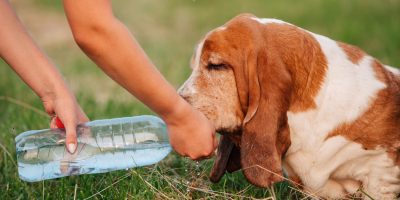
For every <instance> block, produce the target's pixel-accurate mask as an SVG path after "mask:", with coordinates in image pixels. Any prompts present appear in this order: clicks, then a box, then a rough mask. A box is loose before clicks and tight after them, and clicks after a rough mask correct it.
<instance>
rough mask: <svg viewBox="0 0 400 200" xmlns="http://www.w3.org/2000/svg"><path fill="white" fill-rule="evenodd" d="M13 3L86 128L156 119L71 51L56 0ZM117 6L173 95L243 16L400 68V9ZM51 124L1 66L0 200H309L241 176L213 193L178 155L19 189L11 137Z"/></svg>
mask: <svg viewBox="0 0 400 200" xmlns="http://www.w3.org/2000/svg"><path fill="white" fill-rule="evenodd" d="M12 3H13V4H14V5H15V8H16V10H17V12H18V14H19V16H20V17H21V19H22V21H23V22H24V23H25V24H26V26H27V27H28V28H29V30H30V32H31V34H32V36H33V37H34V38H35V40H36V41H37V42H38V43H39V45H40V46H41V47H42V48H43V49H44V50H45V51H46V52H47V53H48V54H49V56H50V57H51V58H52V60H53V61H54V63H56V64H57V66H59V68H60V70H61V71H62V73H63V74H64V76H65V79H66V80H67V82H68V83H69V85H70V86H71V88H72V89H73V90H74V92H75V94H76V95H77V98H78V101H79V103H80V104H81V105H82V107H83V109H84V110H85V112H86V113H87V114H88V116H89V117H90V119H102V118H112V117H122V116H132V115H142V114H151V111H150V110H149V109H148V108H146V107H145V106H144V105H143V104H141V103H140V102H138V101H137V100H136V99H135V98H133V97H132V96H130V95H129V94H128V93H127V92H126V91H124V90H123V89H121V88H120V87H119V86H118V85H116V84H115V83H114V82H113V81H111V80H110V79H109V78H108V77H106V76H105V75H104V74H103V73H102V72H101V71H100V70H99V69H98V68H97V67H96V66H95V65H94V64H93V63H92V62H91V61H90V60H89V59H88V58H86V56H85V55H83V53H82V52H81V51H80V50H79V48H78V47H77V46H76V45H75V44H74V42H73V40H72V37H71V34H70V31H69V29H68V25H67V23H66V20H65V17H64V13H63V10H62V5H61V3H60V1H53V0H29V1H28V0H14V1H12ZM113 4H114V10H115V12H116V15H117V16H118V17H119V18H120V19H121V20H122V21H123V22H124V23H125V24H126V25H127V26H128V28H129V29H130V30H131V31H132V32H133V33H134V34H135V36H136V37H137V39H138V41H139V42H140V43H141V44H142V46H143V48H144V49H145V51H146V52H147V53H148V54H149V56H150V58H151V59H152V60H153V62H154V63H155V64H156V66H157V67H158V68H159V69H160V71H161V72H162V73H163V74H164V75H165V77H166V78H167V79H168V80H169V81H170V82H171V83H172V84H173V85H174V86H175V87H179V85H180V84H182V83H183V82H184V80H185V79H186V78H187V77H188V76H189V74H190V69H189V67H188V63H189V59H190V56H191V54H192V52H193V48H194V45H195V44H196V43H197V42H198V41H199V40H200V38H201V37H202V36H203V35H204V34H205V33H207V32H208V31H209V30H211V29H213V28H215V27H217V26H220V25H222V24H223V23H224V22H226V21H227V20H229V19H230V18H232V17H233V16H235V15H237V14H239V13H242V12H250V13H254V14H256V15H257V16H259V17H271V18H279V19H283V20H285V21H288V22H291V23H293V24H296V25H298V26H301V27H303V28H305V29H308V30H310V31H313V32H316V33H320V34H323V35H326V36H329V37H331V38H333V39H336V40H340V41H344V42H347V43H350V44H354V45H357V46H360V47H361V48H362V49H364V50H365V51H366V52H368V53H369V54H371V55H374V56H375V57H377V58H378V59H380V60H381V61H382V62H384V63H385V64H388V65H392V66H400V57H399V55H400V1H399V0H381V1H376V0H353V1H348V0H325V1H319V0H304V1H294V0H293V1H267V0H252V1H241V0H230V1H215V0H213V1H212V0H193V1H192V0H168V1H157V0H137V1H124V2H123V1H114V2H113ZM88 9H90V8H88ZM3 28H4V27H3ZM134 76H135V74H134V72H132V77H134ZM48 123H49V118H48V117H47V116H46V114H45V113H44V112H43V111H42V105H41V102H40V100H39V99H38V98H37V97H36V96H35V94H34V93H33V92H32V91H31V90H30V89H29V88H28V87H27V86H26V85H25V84H24V83H23V82H22V81H21V80H20V79H19V78H18V77H17V76H16V75H15V74H14V73H13V71H12V70H11V69H10V68H9V67H8V66H7V65H6V64H5V63H4V62H3V61H0V191H1V192H0V199H192V198H194V199H198V198H199V199H254V198H264V199H269V198H270V199H302V198H307V197H305V196H304V195H303V194H301V193H299V192H296V190H295V189H293V188H292V187H291V186H290V185H289V184H288V183H287V182H284V183H280V184H276V185H275V186H274V187H273V188H270V189H260V188H256V187H254V186H251V185H250V184H248V183H247V182H246V181H245V179H244V178H243V175H242V174H241V173H240V172H238V173H234V174H228V175H225V177H224V178H223V179H222V180H221V182H220V183H218V184H211V183H210V182H209V181H208V173H209V171H210V167H211V164H212V160H207V161H202V162H200V163H199V164H197V163H196V162H193V161H190V160H188V159H185V158H180V157H179V156H177V155H175V154H171V155H170V156H168V157H167V158H166V159H165V160H163V161H162V162H160V163H159V164H157V165H154V166H150V167H143V168H137V169H131V170H127V171H117V172H112V173H106V174H100V175H82V176H77V177H67V178H62V179H57V180H50V181H43V182H38V183H26V182H23V181H21V180H20V179H19V178H18V173H17V163H16V154H15V147H14V138H15V136H16V135H17V134H18V133H20V132H23V131H26V130H30V129H42V128H47V127H48Z"/></svg>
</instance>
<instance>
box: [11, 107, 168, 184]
mask: <svg viewBox="0 0 400 200" xmlns="http://www.w3.org/2000/svg"><path fill="white" fill-rule="evenodd" d="M77 134H78V146H77V149H76V151H75V153H74V154H70V153H68V151H67V150H66V148H65V131H64V129H46V130H33V131H27V132H24V133H21V134H20V135H18V136H17V137H16V138H15V142H16V151H17V160H18V173H19V176H20V178H21V179H22V180H25V181H28V182H35V181H41V180H46V179H53V178H59V177H64V176H70V175H78V174H94V173H103V172H109V171H114V170H120V169H128V168H133V167H140V166H146V165H151V164H154V163H157V162H159V161H160V160H162V159H163V158H164V157H166V156H167V155H168V154H169V152H170V151H171V146H170V144H169V140H168V135H167V131H166V126H165V124H164V122H163V121H162V120H161V119H160V118H158V117H155V116H149V115H143V116H135V117H125V118H115V119H106V120H96V121H91V122H88V123H85V124H81V125H79V126H78V128H77Z"/></svg>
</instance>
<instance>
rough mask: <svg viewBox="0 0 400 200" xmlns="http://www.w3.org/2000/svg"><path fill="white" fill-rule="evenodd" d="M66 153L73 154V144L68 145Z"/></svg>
mask: <svg viewBox="0 0 400 200" xmlns="http://www.w3.org/2000/svg"><path fill="white" fill-rule="evenodd" d="M68 151H69V152H70V153H74V152H75V144H74V143H69V144H68Z"/></svg>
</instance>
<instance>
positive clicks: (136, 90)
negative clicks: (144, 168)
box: [64, 0, 216, 159]
mask: <svg viewBox="0 0 400 200" xmlns="http://www.w3.org/2000/svg"><path fill="white" fill-rule="evenodd" d="M64 8H65V11H66V15H67V18H68V22H69V24H70V26H71V30H72V32H73V35H74V38H75V41H76V42H77V44H78V45H79V46H80V47H81V49H82V50H83V51H84V52H85V53H86V54H87V55H88V56H89V57H90V58H91V59H92V60H93V61H94V62H95V63H96V64H97V65H98V66H99V67H100V68H101V69H102V70H103V71H104V72H105V73H107V74H108V75H109V76H110V77H111V78H112V79H114V80H115V81H116V82H118V83H119V84H120V85H121V86H123V87H124V88H125V89H126V90H128V91H129V92H130V93H131V94H133V95H134V96H136V97H137V98H138V99H139V100H141V101H142V102H144V103H145V104H146V105H147V106H149V107H150V108H151V109H152V110H153V111H155V112H156V113H157V114H158V115H160V117H161V118H163V120H164V121H165V122H166V124H167V127H168V132H169V137H170V142H171V145H172V147H173V148H174V149H175V151H177V152H178V153H179V154H181V155H185V156H189V157H190V158H192V159H198V158H201V157H205V156H208V155H210V154H211V153H212V152H213V150H214V149H215V147H216V144H215V130H214V127H213V125H212V124H211V123H210V122H209V121H208V119H207V118H206V117H205V116H204V115H203V114H201V113H200V112H198V111H196V110H194V109H193V108H192V107H191V106H190V105H189V104H188V103H187V102H186V101H185V100H183V99H182V98H181V97H180V96H179V95H178V94H177V92H176V90H175V89H174V88H173V87H172V86H171V85H170V84H169V83H168V82H167V81H166V80H165V79H164V77H163V76H162V75H161V74H160V72H159V71H158V70H157V68H156V67H155V66H154V65H153V64H152V62H151V61H150V60H149V58H148V57H147V55H146V53H145V52H144V51H143V49H142V48H141V47H140V45H139V44H138V43H137V41H136V40H135V38H134V37H133V36H132V34H131V33H130V32H129V30H128V29H127V28H126V27H125V26H124V25H123V24H122V23H121V22H120V21H119V20H118V19H116V18H115V17H114V15H113V12H112V8H111V2H110V0H80V1H76V0H64Z"/></svg>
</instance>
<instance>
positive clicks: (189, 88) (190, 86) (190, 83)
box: [178, 40, 204, 96]
mask: <svg viewBox="0 0 400 200" xmlns="http://www.w3.org/2000/svg"><path fill="white" fill-rule="evenodd" d="M203 45H204V40H203V41H201V42H200V43H199V45H198V46H197V49H196V53H195V55H196V57H195V58H194V60H193V63H191V65H192V66H191V67H192V70H193V71H192V74H191V75H190V77H189V78H188V79H187V80H186V81H185V83H183V84H182V86H181V87H180V88H179V89H178V93H183V89H185V91H184V94H185V95H187V96H193V95H194V94H196V93H197V89H196V87H195V84H194V80H196V78H197V77H198V76H199V66H200V58H201V52H202V50H203Z"/></svg>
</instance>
